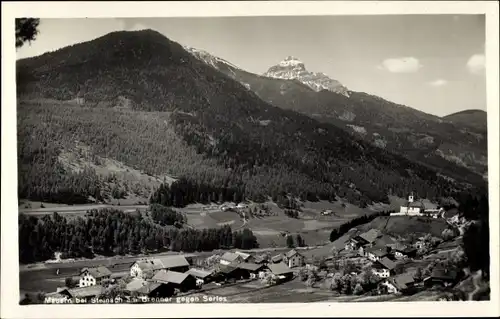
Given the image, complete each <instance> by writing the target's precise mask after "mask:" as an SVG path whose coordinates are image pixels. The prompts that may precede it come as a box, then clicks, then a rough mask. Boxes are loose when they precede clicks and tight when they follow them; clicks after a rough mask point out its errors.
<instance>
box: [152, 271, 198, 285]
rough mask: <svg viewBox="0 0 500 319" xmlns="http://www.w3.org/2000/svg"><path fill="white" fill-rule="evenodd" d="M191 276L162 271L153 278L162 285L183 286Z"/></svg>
mask: <svg viewBox="0 0 500 319" xmlns="http://www.w3.org/2000/svg"><path fill="white" fill-rule="evenodd" d="M189 276H190V274H188V273H182V272H177V271H170V270H168V271H167V270H160V271H159V272H157V273H156V275H154V277H153V281H158V282H162V283H173V284H181V283H182V282H184V280H186V278H187V277H189Z"/></svg>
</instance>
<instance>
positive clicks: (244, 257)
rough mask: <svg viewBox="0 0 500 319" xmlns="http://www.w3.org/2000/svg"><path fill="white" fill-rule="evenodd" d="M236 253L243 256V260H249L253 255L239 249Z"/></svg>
mask: <svg viewBox="0 0 500 319" xmlns="http://www.w3.org/2000/svg"><path fill="white" fill-rule="evenodd" d="M235 254H237V255H240V256H241V258H243V260H248V259H249V258H250V257H252V255H250V254H247V253H243V252H241V251H237V252H235Z"/></svg>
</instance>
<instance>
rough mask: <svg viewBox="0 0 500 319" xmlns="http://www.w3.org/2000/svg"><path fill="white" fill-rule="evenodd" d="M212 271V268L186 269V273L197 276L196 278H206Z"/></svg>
mask: <svg viewBox="0 0 500 319" xmlns="http://www.w3.org/2000/svg"><path fill="white" fill-rule="evenodd" d="M213 273H214V270H213V269H211V270H203V269H196V268H191V269H189V270H188V271H186V274H190V275H191V276H194V277H197V278H206V277H208V276H210V275H211V274H213Z"/></svg>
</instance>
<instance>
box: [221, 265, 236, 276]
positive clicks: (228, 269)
mask: <svg viewBox="0 0 500 319" xmlns="http://www.w3.org/2000/svg"><path fill="white" fill-rule="evenodd" d="M236 269H238V268H237V267H235V266H230V265H221V266H219V272H220V273H222V274H226V275H227V274H230V273H232V272H233V271H235V270H236Z"/></svg>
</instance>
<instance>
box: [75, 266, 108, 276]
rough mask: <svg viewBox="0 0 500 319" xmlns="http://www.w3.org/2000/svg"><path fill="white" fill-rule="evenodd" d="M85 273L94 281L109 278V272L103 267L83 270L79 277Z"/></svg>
mask: <svg viewBox="0 0 500 319" xmlns="http://www.w3.org/2000/svg"><path fill="white" fill-rule="evenodd" d="M85 272H88V273H89V274H90V275H91V276H92V277H94V278H96V279H98V278H102V277H107V276H111V271H110V270H109V269H108V268H106V267H104V266H99V267H92V268H83V269H82V271H81V272H80V275H82V274H83V273H85Z"/></svg>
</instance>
